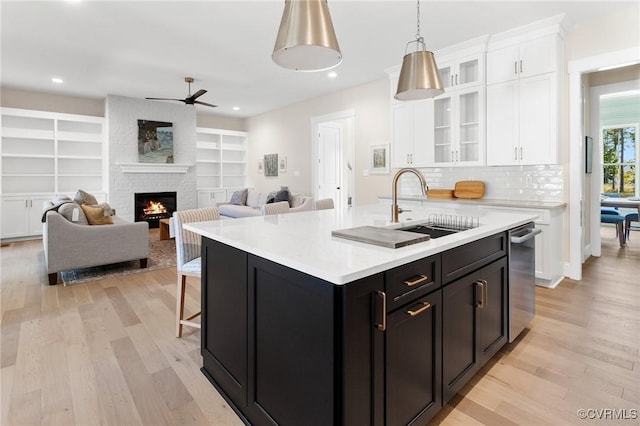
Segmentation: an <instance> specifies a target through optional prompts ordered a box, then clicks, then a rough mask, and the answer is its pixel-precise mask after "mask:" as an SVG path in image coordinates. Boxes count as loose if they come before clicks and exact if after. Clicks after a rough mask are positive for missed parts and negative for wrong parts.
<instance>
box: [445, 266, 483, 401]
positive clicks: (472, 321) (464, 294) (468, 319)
mask: <svg viewBox="0 0 640 426" xmlns="http://www.w3.org/2000/svg"><path fill="white" fill-rule="evenodd" d="M478 279H479V275H478V274H477V273H473V274H469V275H466V276H464V277H462V278H460V279H459V280H456V281H454V282H452V283H451V284H449V285H448V286H446V287H444V289H443V291H442V394H443V401H442V403H443V404H445V403H446V402H447V401H448V400H449V399H451V397H452V396H453V395H455V394H456V392H458V391H459V390H460V388H462V386H464V384H465V383H466V382H467V381H468V380H469V379H470V378H471V377H472V376H473V375H474V374H475V373H476V371H478V368H479V365H480V363H479V359H478V351H477V350H476V348H477V344H476V338H477V336H476V326H475V325H476V305H477V300H478V298H477V295H479V292H478Z"/></svg>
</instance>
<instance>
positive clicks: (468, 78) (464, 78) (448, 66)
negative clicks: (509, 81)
mask: <svg viewBox="0 0 640 426" xmlns="http://www.w3.org/2000/svg"><path fill="white" fill-rule="evenodd" d="M438 71H440V78H441V79H442V85H443V86H444V89H445V90H448V89H452V88H464V87H467V86H471V85H476V84H482V83H483V82H484V72H483V71H484V61H483V55H481V54H478V55H473V56H471V57H468V58H465V59H462V60H458V61H452V62H442V63H438Z"/></svg>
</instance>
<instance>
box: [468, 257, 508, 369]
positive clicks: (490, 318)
mask: <svg viewBox="0 0 640 426" xmlns="http://www.w3.org/2000/svg"><path fill="white" fill-rule="evenodd" d="M507 273H508V272H507V257H506V256H505V257H503V258H502V259H500V260H497V261H495V262H493V263H491V264H490V265H487V266H485V267H484V268H482V269H481V270H480V281H481V283H482V286H481V287H480V288H479V292H480V296H481V299H482V300H481V303H480V306H479V307H478V309H477V310H476V312H477V315H478V318H477V327H478V333H477V334H478V346H479V350H480V365H484V363H486V362H487V361H489V359H491V357H492V356H493V355H495V354H496V352H498V350H499V349H500V348H501V347H502V346H503V345H504V344H505V343H507V325H508V324H507V321H508V319H507V314H508V311H507V309H508V308H507V306H508V305H507V303H508V299H507V298H508V295H507V285H508V275H507Z"/></svg>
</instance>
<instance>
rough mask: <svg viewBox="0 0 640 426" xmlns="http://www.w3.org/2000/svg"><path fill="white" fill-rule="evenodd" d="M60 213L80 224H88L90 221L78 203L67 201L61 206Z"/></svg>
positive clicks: (70, 220)
mask: <svg viewBox="0 0 640 426" xmlns="http://www.w3.org/2000/svg"><path fill="white" fill-rule="evenodd" d="M58 213H60V214H61V215H62V216H64V218H65V219H67V220H68V221H69V222H73V223H75V224H78V225H88V224H89V221H88V220H87V216H86V215H85V214H84V211H83V210H82V208H81V207H80V205H79V204H78V203H74V202H71V203H66V204H63V205H61V206H60V208H59V209H58Z"/></svg>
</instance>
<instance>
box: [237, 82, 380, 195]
mask: <svg viewBox="0 0 640 426" xmlns="http://www.w3.org/2000/svg"><path fill="white" fill-rule="evenodd" d="M345 110H353V111H354V112H355V129H354V134H355V158H356V161H355V164H354V165H353V169H354V173H355V194H356V195H355V197H356V204H370V203H375V202H377V196H378V195H380V194H383V193H385V192H388V189H387V188H390V185H391V176H390V175H375V176H363V170H364V169H368V168H369V160H368V158H369V157H368V156H369V146H370V145H379V144H386V143H390V140H389V135H390V129H391V127H390V117H389V114H390V109H389V82H388V80H387V79H381V80H377V81H373V82H370V83H367V84H363V85H361V86H356V87H353V88H350V89H347V90H343V91H340V92H336V93H332V94H330V95H326V96H322V97H319V98H315V99H311V100H308V101H304V102H300V103H298V104H295V105H290V106H288V107H285V108H281V109H278V110H275V111H271V112H267V113H265V114H261V115H258V116H255V117H251V118H249V119H247V130H248V131H249V155H250V158H249V180H250V182H251V185H252V186H254V187H255V188H256V189H258V190H261V191H272V190H274V189H278V188H279V187H280V186H282V185H285V186H288V187H289V188H290V189H291V190H292V191H294V192H304V193H306V194H312V190H311V181H312V170H311V145H312V144H311V137H312V135H311V119H312V118H313V117H318V116H323V115H328V114H331V113H335V112H339V111H345ZM275 153H277V154H278V155H280V156H286V157H287V173H283V174H279V176H278V177H276V178H269V177H265V176H264V175H262V174H258V173H257V171H256V168H257V161H258V159H260V158H262V157H263V155H264V154H275ZM296 172H297V173H296ZM295 174H299V175H298V176H295Z"/></svg>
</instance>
